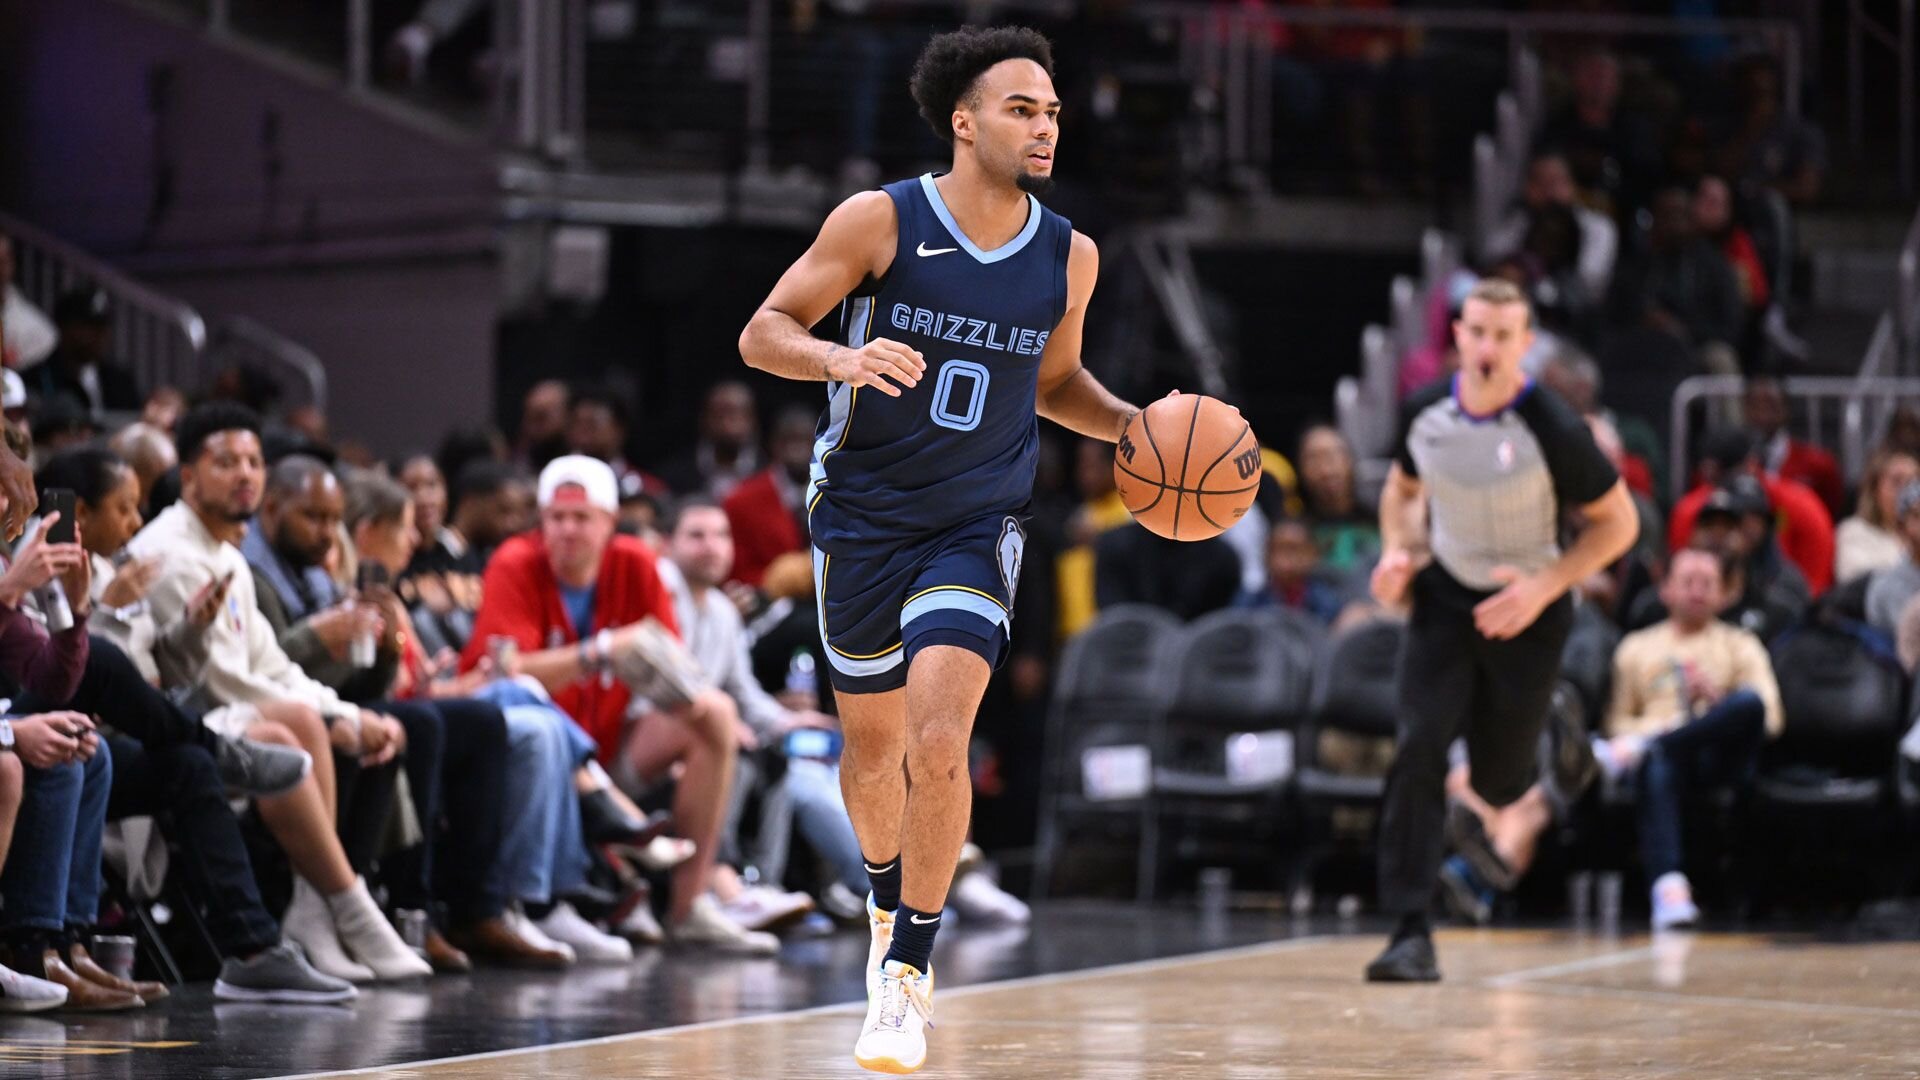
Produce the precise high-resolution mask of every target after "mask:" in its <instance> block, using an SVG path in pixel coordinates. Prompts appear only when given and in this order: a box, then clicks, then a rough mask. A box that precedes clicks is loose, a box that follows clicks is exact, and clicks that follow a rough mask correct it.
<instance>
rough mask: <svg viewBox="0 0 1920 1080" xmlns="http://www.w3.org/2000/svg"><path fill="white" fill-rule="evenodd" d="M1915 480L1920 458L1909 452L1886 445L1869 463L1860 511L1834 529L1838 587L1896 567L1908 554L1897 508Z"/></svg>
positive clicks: (1919, 471)
mask: <svg viewBox="0 0 1920 1080" xmlns="http://www.w3.org/2000/svg"><path fill="white" fill-rule="evenodd" d="M1915 480H1920V458H1915V457H1914V456H1913V455H1912V454H1911V453H1908V452H1907V451H1905V450H1901V449H1897V448H1895V447H1891V446H1882V447H1881V448H1880V449H1879V450H1876V451H1875V452H1874V455H1873V457H1872V458H1870V459H1869V460H1868V461H1867V468H1866V472H1865V473H1864V474H1862V475H1861V477H1860V503H1859V508H1858V509H1857V510H1855V511H1854V515H1853V516H1852V517H1850V518H1848V519H1847V520H1845V521H1843V522H1841V523H1840V526H1839V528H1837V529H1835V530H1834V534H1833V583H1834V584H1835V585H1844V584H1846V583H1847V582H1849V581H1852V580H1854V579H1856V578H1860V577H1864V576H1865V575H1867V574H1869V573H1871V572H1872V571H1875V570H1878V569H1880V568H1881V567H1885V566H1892V565H1894V564H1895V563H1897V562H1899V561H1900V560H1901V558H1902V557H1903V556H1904V555H1905V553H1906V549H1905V548H1904V547H1903V546H1901V543H1900V536H1899V534H1898V533H1897V532H1895V531H1894V525H1895V522H1894V514H1893V507H1894V503H1895V501H1896V500H1898V499H1899V497H1900V492H1901V490H1902V489H1903V488H1905V487H1906V486H1907V485H1908V484H1911V483H1913V482H1914V481H1915Z"/></svg>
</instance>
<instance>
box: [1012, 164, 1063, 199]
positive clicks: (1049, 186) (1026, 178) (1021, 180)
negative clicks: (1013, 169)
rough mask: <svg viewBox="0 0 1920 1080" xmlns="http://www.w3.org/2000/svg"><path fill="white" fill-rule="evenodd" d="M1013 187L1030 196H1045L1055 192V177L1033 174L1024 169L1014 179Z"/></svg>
mask: <svg viewBox="0 0 1920 1080" xmlns="http://www.w3.org/2000/svg"><path fill="white" fill-rule="evenodd" d="M1013 185H1014V186H1015V187H1017V188H1019V189H1020V190H1021V191H1024V192H1026V193H1027V194H1029V195H1045V194H1047V193H1048V192H1050V191H1052V190H1053V177H1052V176H1051V175H1050V174H1047V173H1033V172H1028V171H1027V170H1026V169H1025V168H1022V169H1021V170H1020V172H1019V173H1018V175H1016V176H1015V177H1014V178H1013Z"/></svg>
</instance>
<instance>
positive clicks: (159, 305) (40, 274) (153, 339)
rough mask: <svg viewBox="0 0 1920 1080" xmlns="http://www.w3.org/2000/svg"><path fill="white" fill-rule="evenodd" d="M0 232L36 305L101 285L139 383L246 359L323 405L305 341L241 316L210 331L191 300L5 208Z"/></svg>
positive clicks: (321, 375) (320, 377) (321, 377)
mask: <svg viewBox="0 0 1920 1080" xmlns="http://www.w3.org/2000/svg"><path fill="white" fill-rule="evenodd" d="M0 233H4V234H5V235H6V236H7V237H8V238H9V239H10V240H11V241H12V243H13V257H14V266H15V271H14V283H15V284H16V285H17V286H18V287H19V289H20V291H21V293H22V294H24V295H25V296H26V298H27V299H28V300H31V301H32V302H33V303H34V304H35V305H36V306H38V307H40V308H41V309H43V310H48V311H50V310H52V308H53V306H54V303H55V302H56V301H57V300H58V299H59V297H60V294H61V293H64V292H66V291H68V290H69V289H77V288H82V287H88V286H91V287H95V288H99V289H101V290H103V291H105V292H106V294H107V296H108V297H109V298H110V300H111V304H110V307H109V309H108V310H109V318H110V319H111V320H112V326H113V343H114V346H113V347H114V351H115V353H116V355H117V358H118V359H120V360H121V361H123V362H125V363H126V364H127V365H128V366H129V367H130V368H131V369H132V371H133V373H134V377H135V378H136V379H137V380H138V381H139V384H140V385H141V386H142V387H145V388H147V389H153V388H155V387H160V386H173V387H178V388H179V389H181V390H184V391H187V392H189V393H192V392H194V391H196V390H198V389H200V387H201V386H202V384H203V383H204V382H205V380H206V379H207V377H208V376H210V375H211V374H213V373H214V372H216V371H218V370H219V369H220V367H221V366H222V365H226V364H233V365H245V366H249V367H254V368H257V369H260V370H261V371H262V372H263V373H265V374H267V375H269V376H270V377H272V378H273V379H274V381H275V382H276V383H277V384H279V385H281V386H282V387H284V388H285V389H286V390H288V391H289V392H290V394H291V397H292V398H293V399H294V400H296V401H297V402H298V403H300V404H311V405H314V406H317V407H319V408H320V409H322V410H324V409H325V408H326V403H327V375H326V370H325V368H323V367H322V366H321V363H320V359H319V358H318V357H317V356H315V355H314V354H313V353H312V352H311V351H309V350H308V349H306V348H305V347H304V346H301V345H298V344H296V343H294V342H292V341H289V340H288V339H286V338H284V337H282V336H280V335H279V334H276V333H274V332H273V331H272V330H269V329H268V328H266V327H265V326H262V325H261V324H259V323H257V322H255V321H253V320H252V319H248V318H243V317H233V318H226V319H221V320H219V321H218V322H217V323H216V324H215V326H214V331H213V333H212V334H211V335H209V333H208V331H207V322H206V320H205V319H203V318H201V316H200V313H199V312H197V311H195V310H194V309H193V308H192V307H191V306H189V305H187V304H185V303H183V302H182V301H180V300H178V299H175V298H174V297H171V296H167V295H165V294H164V293H160V292H157V291H155V290H154V289H152V288H150V287H149V286H147V285H144V284H142V283H140V282H139V281H136V280H134V279H133V278H131V277H128V276H127V275H126V274H124V273H121V272H120V271H119V270H116V269H114V268H113V267H112V266H110V265H108V264H107V263H106V262H104V261H102V260H101V259H99V258H97V257H95V256H93V255H91V254H89V253H87V252H86V251H83V250H81V249H80V248H77V247H75V246H74V245H72V244H69V243H67V242H66V241H64V240H61V239H60V238H58V237H56V236H53V235H51V234H49V233H46V232H44V231H42V230H40V229H37V228H35V227H33V226H32V225H29V224H28V223H26V222H24V221H21V220H20V219H18V218H15V217H12V216H9V215H7V214H0Z"/></svg>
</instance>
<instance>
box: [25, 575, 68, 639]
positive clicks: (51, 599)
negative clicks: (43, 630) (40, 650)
mask: <svg viewBox="0 0 1920 1080" xmlns="http://www.w3.org/2000/svg"><path fill="white" fill-rule="evenodd" d="M34 598H35V599H36V600H38V601H39V602H40V614H42V615H44V616H46V620H47V633H49V634H58V633H62V632H64V631H67V630H71V629H73V605H71V604H69V603H68V602H67V590H66V587H65V586H63V585H61V584H60V582H59V580H58V579H55V580H53V581H49V582H47V583H46V584H45V585H42V586H40V588H39V589H37V590H35V597H34Z"/></svg>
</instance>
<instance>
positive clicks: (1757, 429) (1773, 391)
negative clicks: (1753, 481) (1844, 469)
mask: <svg viewBox="0 0 1920 1080" xmlns="http://www.w3.org/2000/svg"><path fill="white" fill-rule="evenodd" d="M1744 407H1745V409H1746V414H1747V427H1748V429H1750V430H1751V431H1752V432H1753V433H1754V435H1755V436H1757V437H1758V438H1759V440H1760V447H1759V449H1758V450H1757V451H1756V456H1757V457H1758V458H1759V461H1760V467H1761V468H1762V469H1764V470H1765V471H1766V474H1767V475H1768V476H1770V477H1774V478H1777V479H1780V480H1796V481H1799V482H1800V483H1802V484H1805V485H1806V486H1808V487H1810V488H1812V489H1813V493H1814V494H1815V495H1818V496H1820V501H1821V502H1822V503H1824V504H1826V508H1827V513H1828V515H1829V516H1831V515H1834V514H1838V513H1840V511H1841V510H1842V505H1841V504H1842V502H1843V501H1844V500H1845V499H1846V497H1847V485H1846V481H1845V480H1843V479H1842V478H1841V476H1840V464H1839V463H1838V462H1836V461H1835V460H1834V459H1833V455H1832V454H1830V453H1828V452H1827V451H1825V450H1822V449H1821V448H1820V447H1818V446H1815V445H1813V444H1812V443H1809V442H1802V441H1800V440H1799V439H1796V438H1794V437H1793V436H1792V435H1789V434H1787V395H1786V394H1785V393H1783V392H1782V391H1781V389H1780V380H1778V379H1774V378H1769V377H1767V376H1765V375H1760V376H1756V377H1754V378H1752V379H1748V380H1747V393H1746V399H1745V402H1744ZM1775 502H1776V503H1778V500H1777V499H1776V500H1775Z"/></svg>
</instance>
